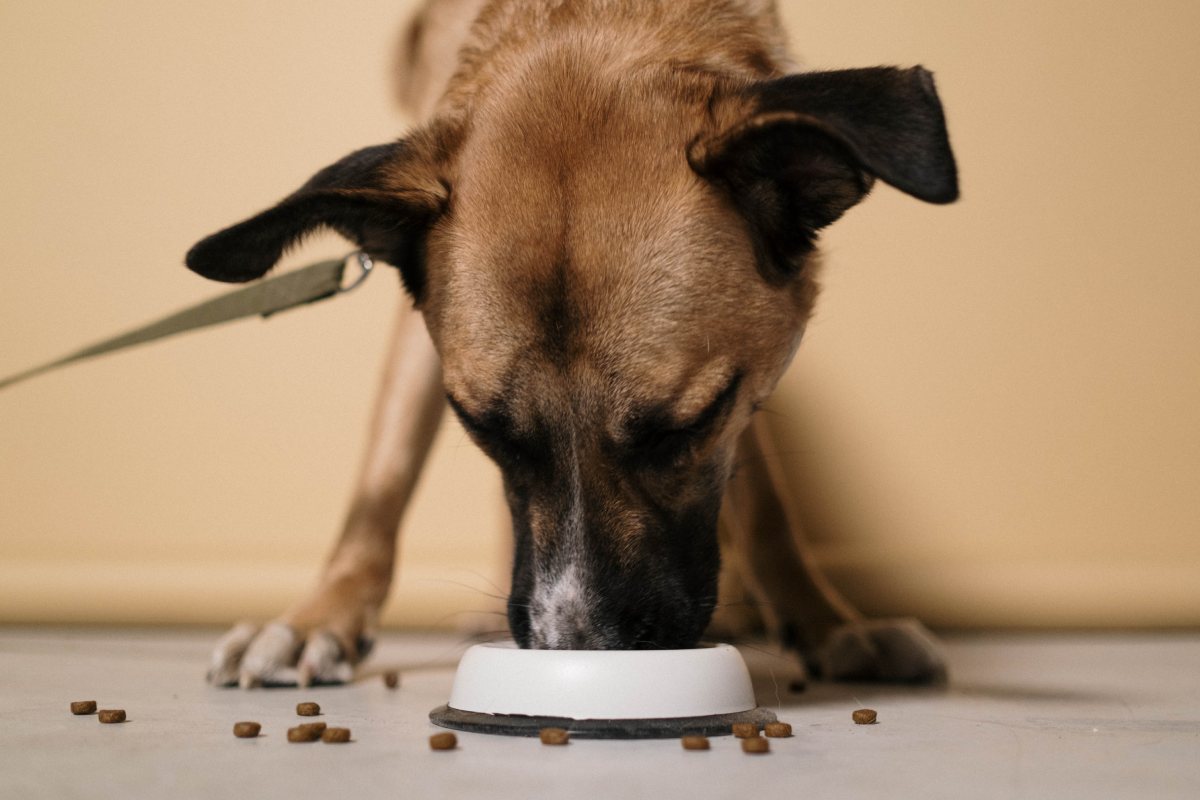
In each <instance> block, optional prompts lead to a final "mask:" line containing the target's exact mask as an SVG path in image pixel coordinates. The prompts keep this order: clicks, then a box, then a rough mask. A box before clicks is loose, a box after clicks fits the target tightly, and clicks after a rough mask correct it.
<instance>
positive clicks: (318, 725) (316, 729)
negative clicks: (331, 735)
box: [296, 722, 325, 736]
mask: <svg viewBox="0 0 1200 800" xmlns="http://www.w3.org/2000/svg"><path fill="white" fill-rule="evenodd" d="M296 727H297V728H304V729H305V730H306V731H312V732H313V733H315V734H317V736H320V735H321V734H322V733H324V732H325V723H324V722H301V723H300V724H299V725H297V726H296Z"/></svg>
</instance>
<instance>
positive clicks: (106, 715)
mask: <svg viewBox="0 0 1200 800" xmlns="http://www.w3.org/2000/svg"><path fill="white" fill-rule="evenodd" d="M100 721H101V722H103V723H105V724H111V723H113V722H124V721H125V709H123V708H102V709H100Z"/></svg>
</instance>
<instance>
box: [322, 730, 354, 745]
mask: <svg viewBox="0 0 1200 800" xmlns="http://www.w3.org/2000/svg"><path fill="white" fill-rule="evenodd" d="M321 741H322V742H325V743H327V744H344V743H345V742H348V741H350V729H349V728H326V729H325V732H324V733H322V734H321Z"/></svg>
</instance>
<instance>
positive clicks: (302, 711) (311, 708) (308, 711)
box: [296, 703, 321, 717]
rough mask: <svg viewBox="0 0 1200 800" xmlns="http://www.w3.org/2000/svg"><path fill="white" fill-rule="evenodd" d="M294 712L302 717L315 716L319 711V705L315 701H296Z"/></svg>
mask: <svg viewBox="0 0 1200 800" xmlns="http://www.w3.org/2000/svg"><path fill="white" fill-rule="evenodd" d="M296 713H297V714H299V715H300V716H302V717H315V716H317V715H318V714H320V713H321V707H320V706H319V705H317V704H316V703H297V704H296Z"/></svg>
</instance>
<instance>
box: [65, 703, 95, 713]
mask: <svg viewBox="0 0 1200 800" xmlns="http://www.w3.org/2000/svg"><path fill="white" fill-rule="evenodd" d="M71 713H72V714H95V713H96V701H95V700H77V701H75V702H74V703H71Z"/></svg>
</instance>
